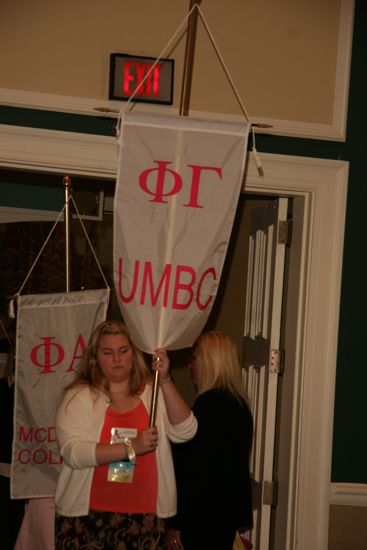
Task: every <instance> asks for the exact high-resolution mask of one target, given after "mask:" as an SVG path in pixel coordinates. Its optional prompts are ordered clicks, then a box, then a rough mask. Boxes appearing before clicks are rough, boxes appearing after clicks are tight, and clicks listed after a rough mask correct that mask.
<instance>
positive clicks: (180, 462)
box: [167, 331, 253, 550]
mask: <svg viewBox="0 0 367 550" xmlns="http://www.w3.org/2000/svg"><path fill="white" fill-rule="evenodd" d="M190 368H191V376H192V380H193V382H194V384H195V386H196V389H197V398H196V401H195V403H194V406H193V412H194V414H195V416H196V418H197V421H198V431H197V434H196V436H195V437H194V438H193V439H192V440H191V441H189V442H188V443H185V444H184V445H181V446H180V445H173V456H174V464H175V472H176V482H177V497H178V502H177V509H178V513H177V515H176V517H174V518H172V519H171V520H170V521H169V525H170V529H168V531H167V542H168V545H169V548H170V549H172V550H181V549H182V548H184V550H201V549H203V548H208V549H209V548H210V549H215V550H231V549H232V548H233V543H234V539H235V536H236V531H237V530H238V529H239V528H251V527H252V503H251V484H250V474H249V455H250V450H251V444H252V434H253V421H252V416H251V412H250V409H249V407H248V405H247V403H246V396H245V394H244V389H243V382H242V377H241V368H240V364H239V360H238V354H237V348H236V345H235V343H234V342H233V341H232V339H231V338H229V337H228V336H227V335H225V334H223V333H221V332H218V331H210V332H206V333H203V334H202V335H201V336H199V338H198V339H197V340H196V342H195V344H194V347H193V353H192V358H191V361H190Z"/></svg>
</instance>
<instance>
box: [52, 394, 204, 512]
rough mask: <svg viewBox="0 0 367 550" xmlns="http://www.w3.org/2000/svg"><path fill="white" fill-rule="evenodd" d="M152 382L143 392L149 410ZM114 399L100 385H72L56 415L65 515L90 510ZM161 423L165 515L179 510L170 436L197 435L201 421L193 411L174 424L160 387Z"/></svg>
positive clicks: (59, 507) (59, 493) (59, 502)
mask: <svg viewBox="0 0 367 550" xmlns="http://www.w3.org/2000/svg"><path fill="white" fill-rule="evenodd" d="M151 395H152V387H151V386H150V385H147V386H146V387H145V389H144V391H143V393H142V394H141V395H140V396H139V397H140V399H141V400H142V402H143V403H144V406H145V408H146V409H147V411H149V409H150V401H151ZM108 405H109V399H108V397H107V395H106V394H104V393H103V392H100V391H98V392H97V395H96V396H95V395H94V394H93V393H92V392H91V390H90V388H89V387H83V388H82V389H80V388H73V389H71V390H69V391H68V392H67V393H66V394H65V397H64V399H63V401H62V403H61V406H60V407H59V410H58V412H57V416H56V435H57V439H58V442H59V445H60V449H61V455H62V457H63V460H64V462H63V465H62V469H61V472H60V475H59V478H58V481H57V486H56V493H55V504H56V511H57V512H58V513H59V514H60V515H62V516H69V517H70V516H84V515H87V514H88V509H89V496H90V490H91V484H92V478H93V470H94V467H95V466H96V465H97V463H96V445H97V443H98V442H99V441H100V435H101V431H102V427H103V424H104V420H105V414H106V409H107V407H108ZM156 425H157V427H158V437H159V442H158V447H157V450H156V458H157V472H158V499H157V515H158V516H159V517H162V518H165V517H170V516H173V515H175V514H176V481H175V475H174V469H173V461H172V454H171V447H170V443H169V440H170V441H172V442H174V443H181V442H184V441H188V440H189V439H191V438H192V437H194V435H195V433H196V430H197V421H196V418H195V417H194V415H193V414H192V413H191V414H190V416H189V417H188V418H187V419H186V420H185V421H184V422H181V423H180V424H176V425H174V426H173V425H172V424H171V423H170V422H169V420H168V417H167V411H166V406H165V403H164V399H163V397H162V395H161V393H160V392H158V399H157V413H156Z"/></svg>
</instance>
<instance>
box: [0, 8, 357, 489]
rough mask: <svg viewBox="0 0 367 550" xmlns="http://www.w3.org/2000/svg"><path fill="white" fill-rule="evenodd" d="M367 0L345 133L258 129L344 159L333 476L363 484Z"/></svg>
mask: <svg viewBox="0 0 367 550" xmlns="http://www.w3.org/2000/svg"><path fill="white" fill-rule="evenodd" d="M366 22H367V3H366V1H365V0H356V7H355V31H354V42H353V54H352V71H351V81H350V95H349V112H348V128H347V139H346V142H345V143H339V142H328V141H324V140H309V139H299V138H283V137H277V136H266V135H259V136H257V149H258V151H260V152H268V153H275V154H285V155H298V156H307V157H317V158H326V159H339V160H346V161H349V162H350V176H349V187H348V202H347V217H346V228H345V248H344V263H343V278H342V293H341V309H340V328H339V347H338V360H337V378H336V402H335V422H334V440H333V465H332V481H334V482H348V483H367V468H366V467H365V464H364V463H365V461H364V460H363V458H364V456H365V454H366V452H367V436H366V433H367V430H366V429H365V426H364V420H365V417H366V410H367V409H366V401H367V397H366V388H367V368H366V367H367V361H366V359H365V355H364V350H363V346H362V344H363V343H364V338H365V330H366V327H367V323H366V322H365V320H364V317H365V315H366V313H365V309H364V306H365V305H367V304H366V302H367V284H366V283H367V267H366V263H365V262H364V258H363V252H364V250H365V245H364V236H365V235H366V229H365V225H364V219H365V215H366V214H365V212H364V207H365V204H367V176H366V174H365V171H364V169H365V165H366V164H367V162H366V160H365V159H366V157H367V139H366V130H367V106H366V89H367V61H366V54H367V43H366V36H367V32H366ZM0 124H12V125H18V126H29V127H36V128H47V129H52V130H63V131H69V132H70V131H71V132H83V133H91V134H98V135H108V136H112V135H113V127H114V120H113V119H111V118H105V117H90V116H82V115H72V114H63V113H51V112H47V111H41V110H40V111H37V110H32V109H18V108H10V107H0Z"/></svg>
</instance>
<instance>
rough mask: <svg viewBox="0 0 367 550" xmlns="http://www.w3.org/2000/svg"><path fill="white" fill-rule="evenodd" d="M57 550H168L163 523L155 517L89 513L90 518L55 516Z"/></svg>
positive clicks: (95, 511)
mask: <svg viewBox="0 0 367 550" xmlns="http://www.w3.org/2000/svg"><path fill="white" fill-rule="evenodd" d="M55 527H56V539H55V549H56V550H77V549H78V550H166V548H167V546H166V543H165V534H164V521H163V520H161V519H159V518H157V516H156V515H155V514H119V513H115V512H101V511H98V510H89V514H88V515H87V516H79V517H65V516H60V515H58V514H56V525H55Z"/></svg>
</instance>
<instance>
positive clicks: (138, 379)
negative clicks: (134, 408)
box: [66, 321, 151, 394]
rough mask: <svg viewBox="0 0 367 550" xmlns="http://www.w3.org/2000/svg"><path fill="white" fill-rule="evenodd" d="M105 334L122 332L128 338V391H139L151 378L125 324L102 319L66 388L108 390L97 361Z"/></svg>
mask: <svg viewBox="0 0 367 550" xmlns="http://www.w3.org/2000/svg"><path fill="white" fill-rule="evenodd" d="M105 334H122V335H123V336H126V338H127V339H128V341H129V344H130V345H131V347H132V350H133V364H132V368H131V370H130V380H129V386H130V391H131V393H132V394H138V393H141V392H142V391H143V389H144V386H145V384H146V382H148V381H149V380H150V379H151V373H150V370H149V369H148V367H147V365H146V363H145V360H144V356H143V353H142V352H141V351H140V350H139V349H138V348H137V347H136V346H135V344H134V343H133V342H132V340H131V339H130V335H129V331H128V329H127V327H126V325H124V324H123V323H122V322H121V321H104V322H103V323H101V324H100V325H98V327H97V328H96V329H95V330H94V332H93V333H92V335H91V337H90V339H89V342H88V346H87V349H86V350H85V353H84V355H83V358H82V360H81V362H80V365H79V368H78V370H77V375H76V377H75V379H74V380H73V382H72V383H71V384H69V386H68V387H67V388H66V389H70V388H74V387H76V386H80V385H88V386H90V387H91V388H92V389H93V388H94V389H98V390H101V391H104V392H107V391H108V390H109V381H108V380H107V378H106V377H105V375H104V374H103V372H102V370H101V368H100V366H99V364H98V361H97V351H98V347H99V343H100V340H101V337H102V336H104V335H105Z"/></svg>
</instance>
